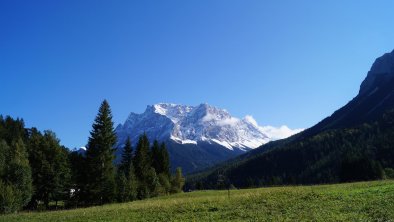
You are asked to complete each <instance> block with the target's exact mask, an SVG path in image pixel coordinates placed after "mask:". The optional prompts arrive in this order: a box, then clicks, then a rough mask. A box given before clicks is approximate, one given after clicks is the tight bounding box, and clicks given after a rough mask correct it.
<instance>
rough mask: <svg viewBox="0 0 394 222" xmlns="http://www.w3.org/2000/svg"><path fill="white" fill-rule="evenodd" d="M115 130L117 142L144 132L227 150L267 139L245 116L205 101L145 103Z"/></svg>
mask: <svg viewBox="0 0 394 222" xmlns="http://www.w3.org/2000/svg"><path fill="white" fill-rule="evenodd" d="M116 132H117V134H118V140H119V142H120V143H122V142H124V140H125V139H126V138H127V136H130V138H131V139H132V141H137V138H138V136H139V135H141V134H142V133H144V132H145V133H146V134H147V135H148V137H149V138H150V139H152V140H153V139H157V140H159V141H164V140H167V139H170V140H173V141H175V142H177V143H180V144H187V143H191V144H197V143H199V142H208V143H216V144H219V145H222V146H223V147H226V148H228V149H230V150H233V149H241V150H247V149H251V148H256V147H259V146H261V145H262V144H264V143H267V142H268V141H269V140H270V138H269V137H268V136H267V135H265V134H264V133H263V132H262V131H261V130H260V129H259V127H258V126H257V125H255V124H254V123H253V122H251V121H250V119H249V118H245V119H238V118H235V117H232V116H231V115H230V114H229V113H228V112H227V111H226V110H222V109H218V108H216V107H213V106H210V105H208V104H201V105H199V106H184V105H176V104H168V103H160V104H156V105H153V106H148V107H147V109H146V111H145V112H144V113H142V114H135V113H131V114H130V116H129V118H128V119H127V120H126V122H125V123H124V124H123V125H119V126H118V127H117V128H116Z"/></svg>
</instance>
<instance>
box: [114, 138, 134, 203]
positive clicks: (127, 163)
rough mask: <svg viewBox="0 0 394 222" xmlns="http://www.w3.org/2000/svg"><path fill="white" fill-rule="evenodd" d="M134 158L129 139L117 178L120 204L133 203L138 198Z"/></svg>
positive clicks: (128, 139)
mask: <svg viewBox="0 0 394 222" xmlns="http://www.w3.org/2000/svg"><path fill="white" fill-rule="evenodd" d="M132 158H133V149H132V147H131V142H130V138H127V140H126V143H125V146H124V148H123V153H122V160H121V163H120V165H119V168H118V171H117V176H116V184H117V189H116V190H117V199H118V201H119V202H127V201H132V200H135V199H136V197H137V186H138V183H137V178H136V176H135V171H134V166H133V161H132Z"/></svg>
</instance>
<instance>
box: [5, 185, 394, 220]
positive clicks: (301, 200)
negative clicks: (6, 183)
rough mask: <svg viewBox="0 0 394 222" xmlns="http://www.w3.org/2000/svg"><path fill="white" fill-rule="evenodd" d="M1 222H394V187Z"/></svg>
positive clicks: (211, 195)
mask: <svg viewBox="0 0 394 222" xmlns="http://www.w3.org/2000/svg"><path fill="white" fill-rule="evenodd" d="M0 221H7V222H12V221H18V222H20V221H29V222H34V221H40V222H44V221H394V181H374V182H362V183H349V184H337V185H320V186H288V187H273V188H259V189H246V190H232V191H231V192H230V197H229V196H228V194H227V191H199V192H191V193H183V194H178V195H173V196H166V197H159V198H154V199H149V200H144V201H135V202H131V203H125V204H111V205H105V206H100V207H91V208H84V209H76V210H67V211H54V212H43V213H19V214H11V215H5V216H0Z"/></svg>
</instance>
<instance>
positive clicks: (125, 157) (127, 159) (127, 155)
mask: <svg viewBox="0 0 394 222" xmlns="http://www.w3.org/2000/svg"><path fill="white" fill-rule="evenodd" d="M132 161H133V148H132V147H131V141H130V137H127V140H126V143H125V146H124V147H123V152H122V160H121V162H120V166H119V168H120V170H122V171H123V172H124V174H125V176H126V178H127V177H128V176H129V174H130V168H131V167H133V166H132V164H133V163H132Z"/></svg>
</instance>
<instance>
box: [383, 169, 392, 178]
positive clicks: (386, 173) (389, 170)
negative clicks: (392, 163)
mask: <svg viewBox="0 0 394 222" xmlns="http://www.w3.org/2000/svg"><path fill="white" fill-rule="evenodd" d="M384 174H385V175H386V178H388V179H394V169H393V168H385V169H384Z"/></svg>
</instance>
